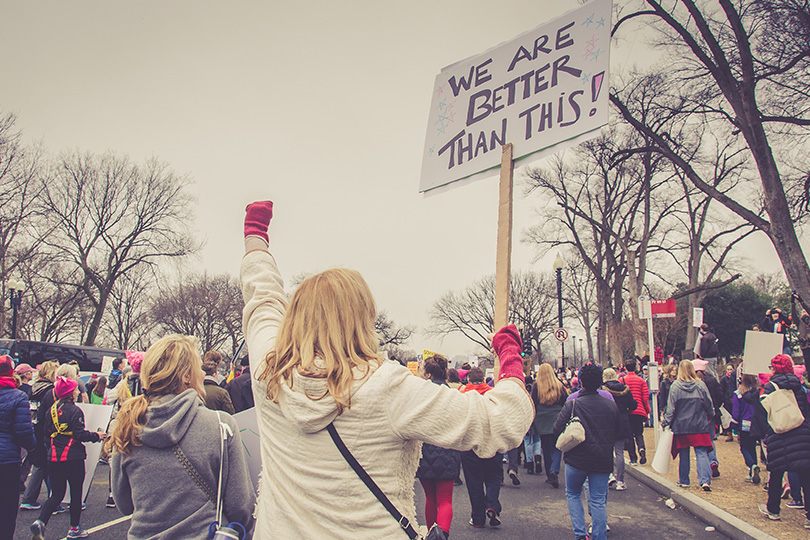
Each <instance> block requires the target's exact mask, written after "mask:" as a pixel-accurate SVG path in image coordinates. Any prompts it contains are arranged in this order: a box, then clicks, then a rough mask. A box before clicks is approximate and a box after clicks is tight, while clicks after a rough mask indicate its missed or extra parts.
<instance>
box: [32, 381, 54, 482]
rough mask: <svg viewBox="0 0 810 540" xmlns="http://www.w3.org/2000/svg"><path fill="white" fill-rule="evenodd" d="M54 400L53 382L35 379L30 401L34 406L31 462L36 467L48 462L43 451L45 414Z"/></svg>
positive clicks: (44, 447) (44, 446)
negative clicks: (33, 445) (34, 443)
mask: <svg viewBox="0 0 810 540" xmlns="http://www.w3.org/2000/svg"><path fill="white" fill-rule="evenodd" d="M54 401H56V398H55V397H54V395H53V383H52V382H50V381H47V380H42V381H37V382H35V383H34V386H32V387H31V403H32V404H33V405H34V407H35V408H36V413H35V414H34V437H35V438H36V446H35V447H34V451H33V452H31V453H30V454H29V455H30V456H31V463H33V464H34V465H36V466H37V467H44V466H45V465H46V464H47V463H48V457H47V455H46V453H45V449H46V444H45V414H46V413H48V411H50V409H51V405H53V402H54Z"/></svg>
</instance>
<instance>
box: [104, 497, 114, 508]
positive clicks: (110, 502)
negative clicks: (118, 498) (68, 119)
mask: <svg viewBox="0 0 810 540" xmlns="http://www.w3.org/2000/svg"><path fill="white" fill-rule="evenodd" d="M104 506H106V507H107V508H115V501H114V500H113V498H112V495H110V496H109V497H107V504H105V505H104Z"/></svg>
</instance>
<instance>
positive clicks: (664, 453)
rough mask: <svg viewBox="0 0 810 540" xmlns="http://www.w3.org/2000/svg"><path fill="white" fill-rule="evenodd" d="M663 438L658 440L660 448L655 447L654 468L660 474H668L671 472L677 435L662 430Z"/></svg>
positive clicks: (669, 430)
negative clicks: (674, 440)
mask: <svg viewBox="0 0 810 540" xmlns="http://www.w3.org/2000/svg"><path fill="white" fill-rule="evenodd" d="M660 433H661V436H660V438H659V439H658V446H656V447H655V457H654V458H653V460H652V468H653V470H654V471H655V472H657V473H659V474H667V473H668V472H669V463H670V462H671V461H672V456H671V455H670V454H671V453H672V441H673V439H674V438H675V435H674V434H673V433H672V430H671V429H669V428H666V429H664V430H662V431H661V432H660Z"/></svg>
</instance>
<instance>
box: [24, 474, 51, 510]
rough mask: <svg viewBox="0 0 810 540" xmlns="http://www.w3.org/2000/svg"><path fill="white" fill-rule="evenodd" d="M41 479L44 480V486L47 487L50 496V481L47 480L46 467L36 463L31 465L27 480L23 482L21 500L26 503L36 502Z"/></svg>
mask: <svg viewBox="0 0 810 540" xmlns="http://www.w3.org/2000/svg"><path fill="white" fill-rule="evenodd" d="M43 480H44V481H45V487H47V488H48V497H50V496H51V483H50V481H49V480H48V469H47V468H45V467H44V466H43V467H40V466H38V465H34V466H33V467H31V476H29V477H28V481H27V482H26V484H25V493H24V494H23V497H22V502H24V503H28V504H35V503H36V502H37V497H39V492H40V491H41V490H42V482H43Z"/></svg>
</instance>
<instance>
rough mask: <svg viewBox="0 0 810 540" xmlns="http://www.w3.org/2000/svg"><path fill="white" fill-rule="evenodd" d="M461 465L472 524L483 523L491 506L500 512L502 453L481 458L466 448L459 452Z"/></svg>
mask: <svg viewBox="0 0 810 540" xmlns="http://www.w3.org/2000/svg"><path fill="white" fill-rule="evenodd" d="M461 467H462V468H463V469H464V480H465V483H466V484H467V494H468V495H469V496H470V507H471V508H472V511H471V512H470V514H471V517H472V520H473V524H475V525H485V524H486V519H487V517H486V512H487V510H489V509H490V508H491V509H493V510H495V511H496V512H497V513H499V514H500V513H501V502H500V500H499V496H500V493H501V482H502V481H503V455H502V454H495V455H494V456H492V457H491V458H487V459H482V458H480V457H478V456H476V455H475V452H473V451H472V450H468V451H467V452H462V454H461Z"/></svg>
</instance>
